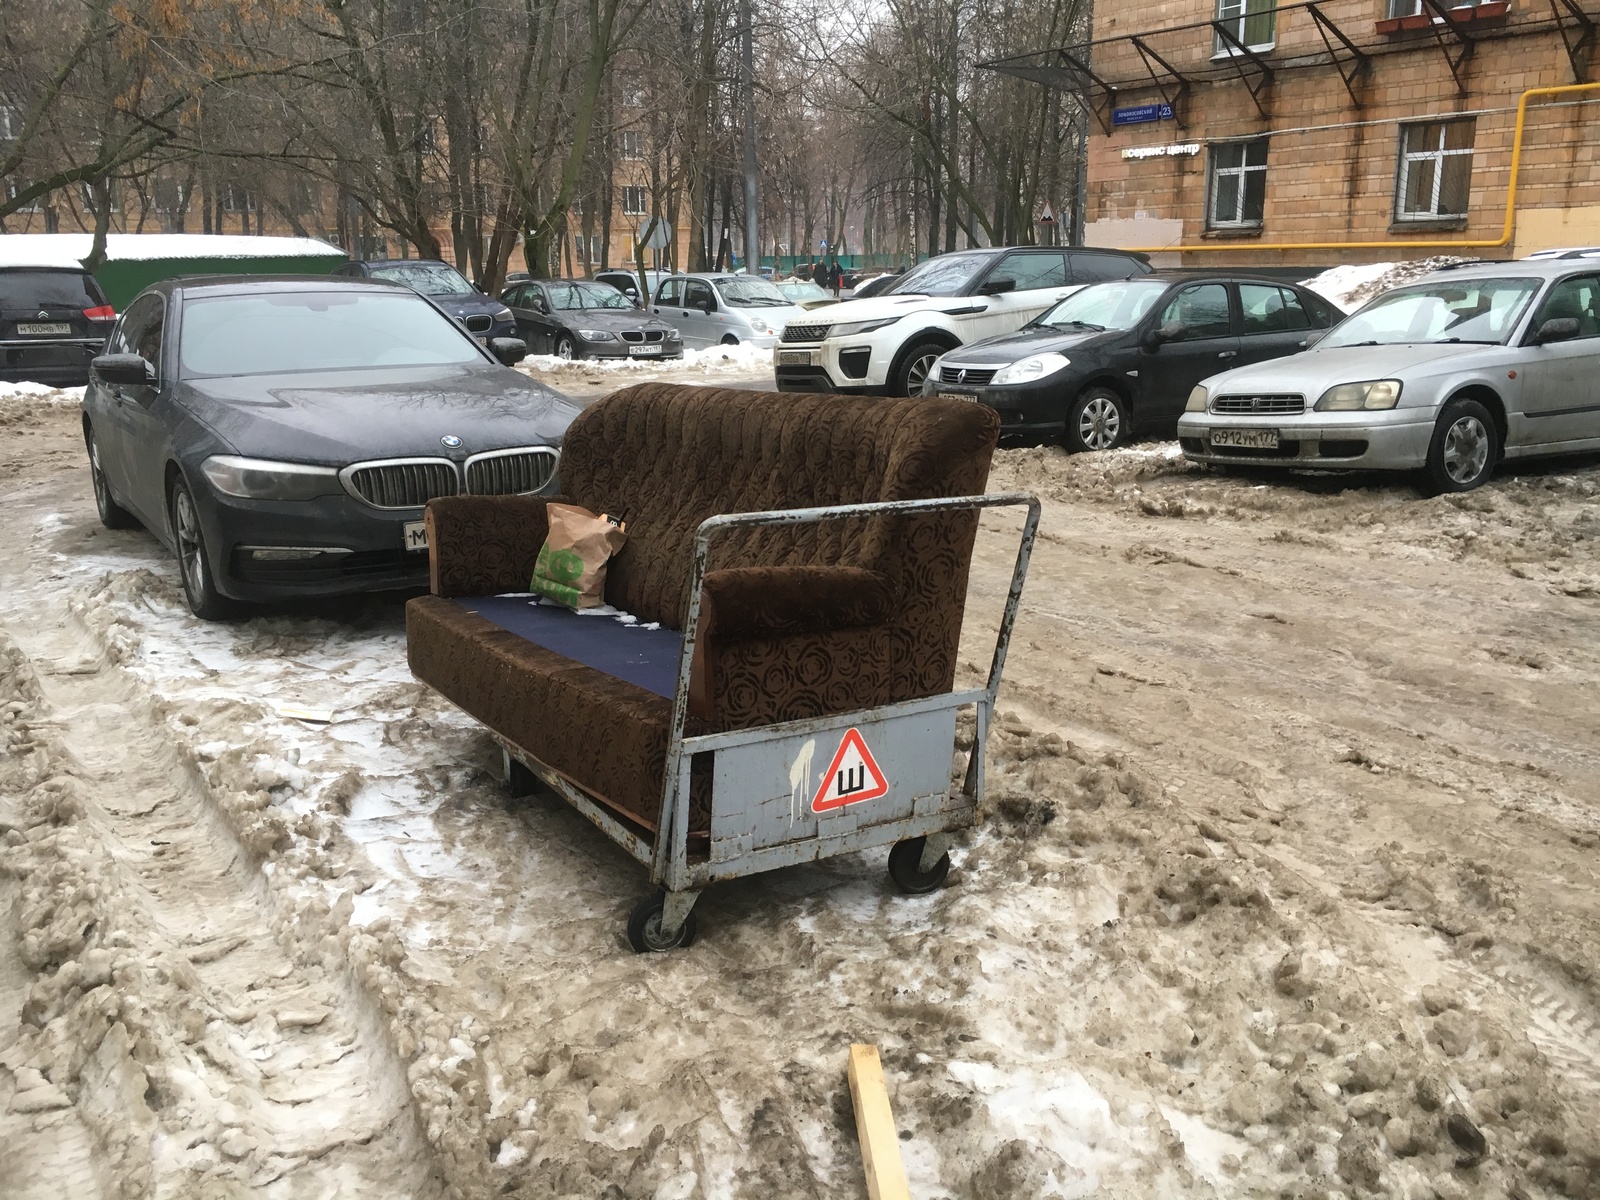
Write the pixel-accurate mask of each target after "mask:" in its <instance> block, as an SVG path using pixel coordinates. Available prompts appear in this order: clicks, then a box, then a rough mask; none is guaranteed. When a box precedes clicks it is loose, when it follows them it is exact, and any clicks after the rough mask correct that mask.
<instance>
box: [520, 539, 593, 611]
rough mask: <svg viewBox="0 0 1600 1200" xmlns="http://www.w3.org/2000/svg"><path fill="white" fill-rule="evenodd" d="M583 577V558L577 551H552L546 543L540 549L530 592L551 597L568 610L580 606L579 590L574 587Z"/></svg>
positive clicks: (534, 566)
mask: <svg viewBox="0 0 1600 1200" xmlns="http://www.w3.org/2000/svg"><path fill="white" fill-rule="evenodd" d="M582 576H583V556H582V555H581V554H579V553H578V552H577V551H576V550H552V549H550V543H549V542H546V543H545V544H544V545H543V546H541V547H540V548H539V558H538V560H537V561H536V562H535V563H534V565H533V581H532V583H531V584H530V586H529V589H528V590H529V591H534V592H538V593H539V594H540V595H541V596H549V597H550V599H552V600H555V601H557V602H558V603H561V604H565V605H566V606H567V607H568V608H576V607H577V605H578V589H577V588H576V587H575V586H574V585H575V584H576V583H577V582H578V580H579V579H580V578H582Z"/></svg>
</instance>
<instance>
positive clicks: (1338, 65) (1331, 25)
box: [1306, 0, 1555, 108]
mask: <svg viewBox="0 0 1600 1200" xmlns="http://www.w3.org/2000/svg"><path fill="white" fill-rule="evenodd" d="M1550 2H1551V3H1552V4H1553V3H1555V0H1550ZM1306 12H1308V13H1310V14H1311V19H1312V21H1314V22H1315V23H1316V26H1317V32H1318V33H1319V34H1321V35H1322V44H1323V45H1324V46H1326V47H1327V48H1328V58H1329V59H1330V60H1332V62H1333V66H1334V69H1335V70H1336V71H1338V72H1339V78H1340V79H1342V80H1344V90H1345V91H1347V92H1349V93H1350V102H1351V103H1352V104H1354V105H1355V106H1356V107H1357V108H1365V107H1366V101H1365V100H1363V99H1362V97H1361V94H1360V93H1359V92H1357V91H1356V84H1357V83H1358V82H1359V83H1361V84H1363V85H1365V84H1366V82H1367V79H1368V77H1369V76H1370V75H1371V73H1372V55H1370V54H1368V53H1367V52H1366V51H1365V50H1363V49H1361V47H1359V46H1357V45H1356V44H1355V43H1354V42H1352V41H1351V40H1350V39H1349V37H1347V36H1346V35H1345V32H1344V30H1342V29H1340V28H1339V26H1338V25H1337V24H1336V23H1335V22H1334V21H1333V20H1332V18H1330V17H1328V16H1327V15H1326V14H1325V13H1324V12H1323V11H1322V9H1321V8H1319V7H1318V6H1317V5H1315V4H1307V5H1306ZM1330 34H1331V35H1332V37H1330V36H1329V35H1330ZM1334 38H1337V39H1338V41H1339V44H1340V45H1341V46H1342V47H1344V50H1345V53H1347V54H1348V55H1350V66H1349V68H1348V69H1346V67H1345V63H1344V60H1343V59H1341V58H1340V57H1339V52H1338V51H1337V50H1335V49H1334V48H1333V39H1334Z"/></svg>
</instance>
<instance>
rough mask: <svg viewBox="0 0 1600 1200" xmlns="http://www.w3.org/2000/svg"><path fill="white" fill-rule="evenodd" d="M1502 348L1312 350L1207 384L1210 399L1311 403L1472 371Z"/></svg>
mask: <svg viewBox="0 0 1600 1200" xmlns="http://www.w3.org/2000/svg"><path fill="white" fill-rule="evenodd" d="M1504 350H1505V347H1503V346H1479V345H1467V344H1462V343H1454V344H1452V343H1448V342H1447V343H1442V344H1441V343H1408V344H1403V345H1396V346H1329V347H1327V348H1326V349H1324V348H1322V347H1320V346H1313V347H1312V348H1311V349H1310V350H1307V351H1306V352H1304V353H1303V354H1291V355H1289V356H1288V357H1287V358H1273V359H1268V360H1267V361H1266V362H1261V363H1252V364H1251V365H1250V366H1248V367H1237V368H1235V369H1234V370H1232V371H1224V372H1222V374H1220V375H1213V376H1211V377H1210V378H1209V379H1207V380H1206V381H1205V384H1206V387H1207V388H1208V389H1209V390H1210V391H1211V393H1212V394H1213V395H1216V394H1218V393H1221V392H1240V391H1246V392H1252V393H1259V394H1267V393H1277V392H1283V393H1296V392H1297V393H1299V394H1301V395H1303V396H1305V397H1306V403H1308V404H1309V403H1311V402H1312V401H1313V400H1315V399H1316V398H1317V397H1318V396H1320V395H1322V393H1323V392H1325V391H1327V390H1328V389H1329V388H1331V387H1335V386H1337V385H1339V384H1341V383H1364V382H1365V381H1367V380H1369V379H1400V380H1405V379H1407V378H1416V377H1419V376H1422V375H1432V374H1434V373H1435V372H1434V371H1432V370H1426V369H1423V370H1419V368H1428V367H1430V366H1432V365H1434V364H1436V363H1438V362H1439V361H1440V360H1449V364H1450V367H1451V368H1452V369H1454V368H1457V367H1460V368H1470V366H1471V362H1470V359H1471V358H1473V357H1475V356H1476V355H1475V352H1482V351H1490V352H1493V353H1496V354H1498V353H1503V352H1504Z"/></svg>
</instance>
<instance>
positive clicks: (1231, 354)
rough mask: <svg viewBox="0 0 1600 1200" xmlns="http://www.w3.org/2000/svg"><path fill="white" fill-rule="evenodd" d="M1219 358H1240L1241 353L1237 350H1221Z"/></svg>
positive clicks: (1218, 354)
mask: <svg viewBox="0 0 1600 1200" xmlns="http://www.w3.org/2000/svg"><path fill="white" fill-rule="evenodd" d="M1217 357H1218V358H1238V357H1239V352H1238V351H1237V350H1220V351H1218V352H1217Z"/></svg>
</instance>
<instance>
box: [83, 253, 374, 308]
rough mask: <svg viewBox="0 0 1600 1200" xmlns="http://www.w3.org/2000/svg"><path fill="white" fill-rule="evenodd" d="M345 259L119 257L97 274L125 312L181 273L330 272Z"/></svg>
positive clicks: (102, 285) (115, 303) (327, 257)
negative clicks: (151, 288)
mask: <svg viewBox="0 0 1600 1200" xmlns="http://www.w3.org/2000/svg"><path fill="white" fill-rule="evenodd" d="M344 261H345V258H344V256H343V255H341V254H331V255H295V256H289V257H286V256H282V255H270V256H262V257H260V258H141V259H119V260H114V261H108V262H105V263H102V264H101V265H100V269H99V270H98V271H96V272H95V273H94V277H95V278H96V279H97V280H99V281H100V286H101V288H102V289H104V291H105V294H106V299H108V300H110V301H111V303H112V304H113V305H114V306H115V307H116V308H117V309H118V311H121V310H122V309H124V308H126V307H127V306H128V302H129V301H130V300H132V299H133V298H134V297H135V296H137V295H138V294H139V293H140V292H142V291H144V289H145V288H147V287H149V286H150V285H151V284H152V283H159V282H160V281H161V280H163V279H176V278H177V277H178V276H179V275H327V274H329V273H330V272H331V271H332V270H333V269H334V268H335V267H337V266H338V265H339V264H340V263H342V262H344Z"/></svg>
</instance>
